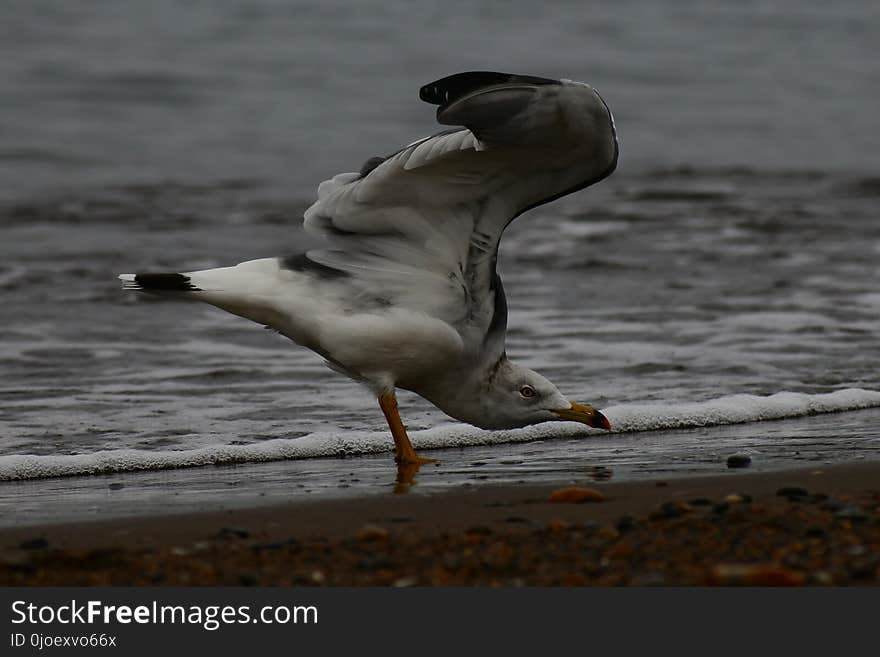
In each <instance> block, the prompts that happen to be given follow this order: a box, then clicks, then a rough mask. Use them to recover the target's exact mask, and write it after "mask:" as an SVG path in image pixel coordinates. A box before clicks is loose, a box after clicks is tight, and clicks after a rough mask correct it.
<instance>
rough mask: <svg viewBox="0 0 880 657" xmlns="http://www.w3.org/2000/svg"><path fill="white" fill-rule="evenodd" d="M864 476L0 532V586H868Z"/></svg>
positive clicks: (872, 566) (859, 468)
mask: <svg viewBox="0 0 880 657" xmlns="http://www.w3.org/2000/svg"><path fill="white" fill-rule="evenodd" d="M878 482H880V466H878V465H877V464H874V463H862V464H849V465H835V466H831V467H823V468H813V469H803V470H795V471H784V472H748V471H744V472H742V473H737V474H736V475H735V476H719V477H686V478H677V479H671V480H669V481H665V480H661V479H655V480H647V481H634V482H596V483H595V484H594V485H592V486H590V487H579V486H577V487H571V486H553V485H552V484H542V485H540V486H528V485H522V486H487V487H485V488H480V489H477V490H471V491H466V492H462V491H458V492H439V493H433V494H427V495H420V494H417V493H409V494H403V495H401V494H398V495H394V494H390V493H389V494H388V495H385V496H374V497H370V498H364V499H360V500H316V501H310V502H297V503H292V504H286V505H285V504H280V505H272V506H268V507H262V508H259V507H258V508H251V509H230V510H227V511H220V512H210V513H190V514H181V515H166V516H156V517H153V518H144V517H133V518H118V519H113V520H109V521H103V522H92V523H87V524H82V523H79V524H70V525H65V524H57V523H56V524H50V525H43V526H33V527H18V528H9V529H5V530H2V531H0V584H2V585H4V586H22V585H24V586H74V585H76V586H107V585H111V586H132V585H135V586H219V585H226V586H242V585H244V586H249V585H253V586H283V587H301V586H380V587H408V586H431V587H440V586H500V587H522V586H578V587H579V586H809V587H813V586H877V585H878V584H880V483H878Z"/></svg>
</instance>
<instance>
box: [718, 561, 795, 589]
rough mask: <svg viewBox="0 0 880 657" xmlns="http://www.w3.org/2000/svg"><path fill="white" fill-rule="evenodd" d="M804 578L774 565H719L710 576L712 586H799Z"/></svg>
mask: <svg viewBox="0 0 880 657" xmlns="http://www.w3.org/2000/svg"><path fill="white" fill-rule="evenodd" d="M803 582H804V576H803V575H801V574H800V573H797V572H794V571H793V570H788V569H787V568H782V567H781V566H775V565H773V564H738V563H734V564H718V565H717V566H715V567H714V568H713V569H712V571H711V573H710V574H709V583H710V584H712V585H718V584H726V585H731V584H735V585H742V586H799V585H801V584H803Z"/></svg>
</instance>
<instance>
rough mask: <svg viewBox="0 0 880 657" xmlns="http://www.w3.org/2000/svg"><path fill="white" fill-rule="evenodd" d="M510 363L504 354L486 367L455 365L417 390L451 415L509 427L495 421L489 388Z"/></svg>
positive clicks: (486, 426)
mask: <svg viewBox="0 0 880 657" xmlns="http://www.w3.org/2000/svg"><path fill="white" fill-rule="evenodd" d="M507 364H508V360H507V356H506V355H505V354H503V353H502V354H501V356H500V357H499V358H498V359H496V360H495V361H493V362H490V363H488V364H487V365H484V366H482V367H478V368H471V367H461V368H454V369H452V370H450V371H448V372H446V373H445V374H444V376H443V377H442V378H438V379H434V380H432V381H430V382H428V383H426V384H425V385H423V386H420V387H419V389H417V390H415V389H414V390H413V392H415V393H417V394H418V395H420V396H422V397H424V398H425V399H427V400H428V401H429V402H431V403H432V404H434V406H436V407H437V408H439V409H440V410H441V411H443V412H444V413H446V414H447V415H449V416H450V417H453V418H455V419H456V420H460V421H462V422H467V423H468V424H472V425H474V426H476V427H481V428H483V429H496V428H505V427H501V426H498V425H497V423H496V422H494V421H493V417H492V406H491V404H490V403H489V397H488V394H487V393H488V392H489V391H490V390H491V388H492V385H493V381H494V379H495V377H496V375H497V374H498V372H499V371H500V370H501V369H502V368H504V367H505V366H506V365H507Z"/></svg>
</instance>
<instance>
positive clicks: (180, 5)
mask: <svg viewBox="0 0 880 657" xmlns="http://www.w3.org/2000/svg"><path fill="white" fill-rule="evenodd" d="M878 34H880V7H878V5H877V4H876V3H873V2H851V3H833V4H832V3H826V2H790V3H785V2H782V3H766V2H752V3H748V2H746V3H737V4H736V5H735V6H734V5H730V4H728V3H716V2H675V3H648V2H617V3H596V4H589V3H583V2H557V3H540V4H535V3H525V2H488V3H458V2H447V3H443V4H438V3H428V2H400V3H394V2H364V3H356V4H353V5H347V4H344V3H334V2H327V1H326V0H324V1H322V2H232V1H229V0H227V1H222V2H220V1H218V2H211V3H201V2H183V1H180V2H173V1H171V0H164V1H157V2H150V3H146V2H140V1H138V0H117V1H115V2H98V1H94V2H77V3H73V2H62V1H58V2H32V1H27V0H20V1H19V0H7V1H6V2H4V3H3V4H2V6H0V99H2V102H0V298H2V300H3V304H2V307H0V374H2V380H0V456H2V455H9V454H21V453H30V454H77V453H88V452H92V451H96V450H100V449H117V448H120V447H133V448H138V449H148V450H149V449H191V448H194V447H203V446H211V445H217V444H234V443H241V442H244V443H249V442H255V441H260V440H265V439H267V438H273V437H277V436H284V437H295V436H296V435H300V434H306V433H309V432H312V431H329V432H347V431H351V432H357V431H364V430H367V431H382V430H383V421H382V419H381V416H380V415H379V414H378V413H377V411H376V410H375V408H374V404H373V401H372V400H371V399H370V398H369V395H367V394H366V393H364V392H362V391H361V390H360V389H359V388H357V386H355V385H354V384H352V383H350V382H348V381H345V380H344V379H341V378H340V377H338V376H337V375H334V374H333V373H331V372H329V371H326V370H325V369H324V368H323V366H322V365H321V363H320V360H319V359H318V358H316V357H314V356H313V355H311V354H309V353H307V352H304V351H303V350H299V349H295V348H293V346H292V345H289V343H287V342H285V341H284V340H283V339H281V338H280V337H278V336H276V335H274V334H270V333H268V332H266V331H261V330H260V329H259V328H258V327H256V325H250V324H248V323H246V322H244V321H243V320H240V319H238V318H234V317H231V316H225V315H223V314H222V313H220V312H219V311H215V310H213V309H209V308H202V307H196V306H184V305H182V304H176V303H160V302H154V301H150V300H147V299H139V298H135V297H133V296H131V295H128V296H124V295H122V294H121V293H120V291H119V290H118V287H117V283H116V281H115V280H114V276H115V274H116V273H118V272H124V271H132V270H139V269H153V270H156V269H171V270H177V269H196V268H201V267H210V266H217V265H224V264H232V263H235V262H238V261H240V260H245V259H249V258H255V257H262V256H267V255H276V254H283V253H284V252H285V250H286V249H288V248H294V247H295V245H296V244H297V243H298V242H299V241H300V240H301V239H302V237H301V235H300V233H299V230H298V227H297V226H298V221H299V217H300V216H301V213H302V210H303V209H304V208H305V207H306V206H307V205H308V204H309V203H310V202H311V200H312V198H313V195H314V188H315V187H316V184H317V183H318V182H319V181H320V180H322V179H324V178H327V177H329V176H331V175H333V174H335V173H337V172H339V171H343V170H356V169H357V168H358V167H359V166H360V164H361V163H362V161H364V160H365V159H366V158H368V157H369V156H372V155H375V154H384V153H388V152H391V151H393V150H395V149H396V148H397V147H399V146H401V145H403V144H405V143H408V142H410V141H412V140H413V139H415V138H418V137H420V136H423V135H425V134H429V133H431V132H433V131H435V129H436V126H435V124H434V122H433V109H432V108H431V107H430V106H428V105H425V104H423V103H420V102H419V101H418V99H417V90H418V88H419V86H420V85H422V84H423V83H425V82H428V81H430V80H433V79H435V78H437V77H440V76H443V75H446V74H449V73H453V72H457V71H461V70H469V69H488V70H493V69H494V70H506V71H512V72H520V73H529V74H535V75H544V76H548V77H569V78H574V79H579V80H584V81H588V82H590V83H591V84H593V85H594V86H595V87H596V88H597V89H598V90H599V91H600V92H601V93H602V94H603V96H604V98H605V99H606V101H607V102H608V104H609V105H610V106H611V108H612V110H613V111H614V114H615V118H616V122H617V126H618V130H619V134H620V138H621V160H620V166H619V168H618V171H617V172H616V173H615V175H614V176H613V177H612V178H611V179H610V180H608V181H605V182H603V183H602V184H601V185H600V186H598V187H596V188H595V189H591V190H588V191H587V192H585V193H581V194H578V195H576V196H574V197H569V198H566V199H564V200H563V201H561V202H558V203H556V204H553V205H551V206H549V207H544V208H541V209H539V210H538V211H536V212H533V213H531V214H529V215H527V216H526V217H524V218H521V219H520V220H519V221H518V222H517V223H515V224H514V225H513V226H512V227H511V229H510V231H509V234H508V235H507V236H506V238H505V242H504V244H503V250H502V263H501V270H502V275H503V276H504V278H505V281H506V286H507V289H508V296H509V302H510V305H511V317H510V326H511V331H510V336H509V351H510V352H511V354H512V355H513V356H514V357H518V358H519V359H520V360H523V361H525V362H526V363H527V364H529V365H531V366H533V367H535V368H537V369H540V370H541V371H542V372H543V373H545V374H547V375H548V376H549V377H550V378H551V379H553V380H554V381H556V382H557V383H558V384H559V386H560V388H561V389H563V391H565V392H567V393H568V394H570V395H571V396H572V397H573V398H576V399H579V400H582V401H586V402H592V403H595V404H597V405H599V406H604V405H611V404H624V403H627V402H643V401H654V402H657V401H661V402H669V403H675V402H689V401H700V400H705V399H714V398H717V397H721V396H723V395H728V394H734V393H741V392H747V393H753V394H769V393H773V392H777V391H780V390H792V391H801V392H827V391H831V390H835V389H839V388H846V387H864V388H874V389H876V388H878V387H880V381H878V375H877V360H878V355H880V349H878V346H877V335H878V330H880V286H878V267H877V265H878V262H880V218H878V199H880V129H878V125H877V124H878V118H877V117H878V107H880V66H878V64H877V62H878V57H877V55H878V47H877V43H878V41H877V35H878ZM402 405H404V407H405V408H404V413H405V416H406V420H407V422H408V424H409V425H410V426H411V427H413V428H415V429H418V428H424V427H429V426H435V425H438V424H442V423H444V422H447V420H446V419H445V418H444V417H443V416H442V415H441V414H440V413H439V412H437V411H435V410H433V409H432V408H431V407H430V406H428V405H427V404H425V403H423V402H421V401H420V400H418V399H416V398H413V397H410V396H406V397H404V398H402ZM340 408H345V409H347V411H346V412H344V413H341V412H340V410H339V409H340ZM852 415H853V417H856V416H857V417H858V418H860V419H849V420H846V421H841V420H838V421H822V422H820V423H819V424H816V423H810V424H806V423H805V422H806V421H800V422H798V421H792V422H789V423H783V424H784V427H783V428H782V429H778V428H777V429H773V430H771V429H768V428H767V427H764V426H762V427H760V428H758V427H755V426H751V428H750V429H745V430H726V431H720V430H717V431H720V432H716V433H714V434H710V435H708V436H706V435H705V434H704V435H703V436H702V437H703V443H702V444H703V445H706V444H711V445H712V446H711V447H710V448H708V452H705V451H703V452H699V453H701V454H704V456H705V458H703V460H702V461H701V462H702V463H703V464H704V465H705V464H707V463H715V462H716V461H717V458H720V456H719V455H723V454H724V453H726V452H729V451H732V450H737V449H746V448H748V449H756V447H755V445H756V444H758V445H764V446H765V447H764V448H762V449H766V450H767V451H768V454H773V455H774V458H776V459H777V462H778V463H783V462H784V463H789V462H790V459H789V460H786V459H785V458H784V456H785V455H788V456H789V457H791V455H792V452H791V443H785V441H784V440H782V439H781V436H783V435H784V436H785V437H787V438H798V437H800V439H803V440H808V441H812V442H810V444H811V445H812V444H814V443H815V445H818V447H815V450H816V451H812V452H810V454H812V455H813V456H815V455H816V454H820V455H821V456H819V457H818V458H826V459H828V460H842V459H844V460H845V459H847V458H853V457H855V456H865V455H867V457H869V458H877V454H878V450H880V446H878V445H880V436H878V430H877V429H876V426H877V423H876V422H875V420H876V419H877V414H876V413H875V412H873V411H864V412H861V413H856V414H852ZM768 426H769V425H768ZM817 427H819V428H818V429H817ZM757 434H761V438H760V439H757V442H755V440H756V438H755V436H756V435H757ZM692 439H693V436H692V435H690V434H686V435H682V434H674V432H665V434H664V436H663V438H662V439H658V440H656V441H653V442H652V439H649V438H643V439H642V442H640V443H639V444H640V445H651V444H653V445H655V447H654V448H652V449H654V450H655V451H654V452H651V453H653V454H655V456H654V457H651V458H650V459H648V461H649V462H650V463H651V464H652V465H651V467H647V468H646V471H649V470H650V471H653V472H656V471H657V469H658V468H662V465H660V464H663V463H667V464H668V463H675V461H676V459H678V458H680V454H681V452H682V449H683V447H682V445H686V444H690V443H689V441H690V440H692ZM631 440H632V439H631V438H620V437H618V438H609V439H607V442H604V443H600V444H601V445H602V446H603V447H601V448H595V449H600V450H601V449H604V450H605V451H604V452H602V454H603V456H602V458H603V459H604V460H603V463H610V464H612V465H614V466H616V467H617V471H618V472H619V473H624V472H627V471H628V470H627V468H628V467H629V466H628V465H627V459H632V458H633V455H634V454H639V453H641V452H639V450H641V449H646V450H647V449H648V447H647V446H646V447H639V448H638V450H635V452H634V447H633V444H632V443H631ZM706 440H709V441H717V442H714V443H706V442H705V441H706ZM614 441H623V442H614ZM682 441H683V442H682ZM664 445H665V447H664ZM511 449H512V450H513V451H514V452H517V451H522V450H523V449H526V448H525V447H524V446H520V447H517V448H515V449H514V448H511ZM541 449H542V450H543V451H540V450H539V451H540V453H541V454H542V456H540V457H536V456H534V455H530V456H529V457H528V458H525V459H523V458H521V457H519V458H513V457H511V458H508V459H507V460H508V461H511V463H507V464H506V465H505V464H504V463H501V461H500V460H499V459H500V458H501V456H497V458H495V459H494V460H493V459H492V458H490V457H488V456H487V455H486V454H483V455H482V456H481V457H480V458H477V457H475V456H473V457H472V456H470V455H468V456H464V457H462V458H464V459H465V461H464V462H463V463H465V464H467V463H469V462H470V461H468V460H467V459H471V458H473V459H474V460H476V461H478V462H481V463H483V462H487V458H488V462H489V463H492V464H494V465H495V466H497V467H495V468H494V469H493V468H492V467H490V468H488V469H486V468H485V467H482V466H481V467H482V469H481V472H482V473H486V472H488V473H489V474H480V475H473V473H471V474H466V475H461V476H462V477H464V478H465V479H467V478H468V477H470V476H472V475H473V476H480V477H482V476H489V477H492V476H493V475H492V473H497V476H499V477H502V478H503V477H513V478H514V479H515V478H517V477H519V476H521V474H522V473H523V472H525V474H526V475H529V474H532V475H534V474H535V472H533V471H529V468H528V467H526V466H524V465H523V463H526V464H528V463H532V462H540V463H545V462H546V463H555V464H556V466H559V465H560V463H563V462H565V461H566V459H568V458H570V454H571V450H572V445H571V444H569V443H568V442H563V443H559V444H558V445H553V444H549V445H545V446H544V447H542V448H541ZM502 450H503V448H502ZM615 450H616V452H615ZM795 451H797V450H795ZM615 453H616V454H617V455H618V456H617V457H615V456H614V454H615ZM588 454H596V452H589V453H588V452H586V451H585V452H584V453H583V454H582V459H583V458H586V459H588V461H587V463H592V462H593V461H592V460H590V459H592V458H593V457H590V456H588ZM706 454H708V455H706ZM371 458H372V457H371ZM449 458H453V459H454V458H455V457H452V456H450V457H449ZM596 458H598V457H596ZM615 459H617V460H616V461H615ZM713 459H715V460H713ZM367 460H369V459H367ZM388 460H389V461H390V458H389V459H388ZM501 460H504V459H501ZM768 460H771V461H772V460H773V459H768ZM795 460H796V459H795ZM696 461H700V459H696ZM696 461H695V462H690V463H689V466H688V467H697V465H696ZM516 462H518V463H516ZM282 465H283V464H282ZM287 465H288V467H290V468H292V469H290V470H286V469H283V468H282V470H281V471H277V470H272V472H273V473H275V474H273V475H271V476H273V477H274V476H276V475H277V476H278V477H279V478H283V477H284V476H288V475H289V476H290V477H292V478H294V479H296V478H297V477H300V478H303V477H306V475H305V474H303V473H302V472H300V470H302V469H303V468H306V469H308V468H309V467H317V466H302V465H297V466H295V468H294V466H292V465H291V464H287ZM582 465H584V462H583V460H581V461H578V466H577V467H580V466H582ZM630 465H631V463H630ZM556 466H554V467H556ZM321 467H329V468H330V471H331V473H332V472H334V471H336V470H338V471H336V476H335V478H334V477H333V475H332V474H330V475H327V476H329V477H330V478H331V480H332V481H334V482H337V483H338V482H339V481H340V480H341V479H340V478H344V477H343V474H345V473H348V472H349V471H350V470H357V466H355V465H354V464H353V462H351V461H348V462H346V463H345V465H343V466H333V465H330V466H321ZM339 467H341V468H342V469H341V470H340V469H339ZM536 467H537V466H536ZM554 467H549V466H548V468H547V469H548V471H550V470H554ZM296 468H298V469H299V470H297V469H296ZM334 468H336V470H334ZM652 468H653V470H652ZM318 469H320V467H319V468H318ZM562 469H563V470H565V468H562ZM637 469H638V468H635V470H637ZM538 470H540V468H538ZM558 470H559V468H558V467H556V470H554V471H558ZM630 470H633V468H630ZM264 471H265V470H264ZM455 471H456V469H455V467H452V468H451V469H448V470H445V471H443V472H444V473H445V475H446V476H441V475H439V474H437V475H435V483H437V482H438V481H439V482H441V483H442V482H448V481H460V479H457V478H456V476H457V475H455ZM192 472H194V471H192ZM461 472H467V473H470V472H471V471H470V470H468V469H467V468H464V469H463V470H461ZM341 473H342V474H341ZM226 476H227V475H220V477H221V479H222V478H223V477H226ZM228 476H229V477H231V479H232V480H233V481H240V480H241V479H243V478H242V477H241V476H239V475H236V474H233V475H228ZM165 477H171V478H174V479H175V481H176V482H177V483H176V485H177V486H178V487H180V486H184V488H183V489H181V488H178V490H179V491H180V490H185V486H187V485H189V486H191V487H193V488H192V490H197V489H198V490H200V491H201V492H203V493H205V495H202V496H198V495H197V496H196V497H197V498H198V499H206V496H207V497H210V494H212V493H214V494H216V491H217V490H223V489H225V488H224V487H225V486H226V485H227V484H217V483H216V480H215V479H210V477H208V478H207V479H206V477H207V475H206V474H205V473H202V474H192V473H191V474H189V475H186V476H180V475H178V474H176V473H171V474H166V475H160V476H159V478H160V480H161V481H162V482H163V483H167V482H166V480H165V479H164V478H165ZM199 477H201V478H202V479H201V480H200V481H201V482H202V484H194V483H191V482H193V481H195V480H196V479H198V478H199ZM244 479H248V477H244ZM257 479H259V478H257ZM270 479H271V477H270ZM306 479H307V477H306ZM318 479H320V477H319V478H318ZM206 481H209V482H210V483H205V482H206ZM187 482H189V483H187ZM313 483H314V482H313ZM77 485H80V486H84V487H85V490H86V493H84V495H85V496H86V498H88V497H89V495H93V494H94V490H99V491H100V490H104V484H103V483H99V484H93V483H87V484H77ZM315 485H317V484H315ZM2 486H3V490H2V491H0V497H2V499H3V500H6V503H7V504H8V505H20V504H22V502H21V500H22V499H25V498H26V499H33V500H34V507H35V509H36V508H37V507H38V506H39V505H40V504H45V501H46V499H52V500H54V501H53V504H57V500H55V499H54V498H52V497H51V496H50V497H49V498H46V497H44V496H43V495H44V494H46V495H49V493H48V492H47V491H49V490H50V489H49V488H47V486H52V487H55V488H54V490H56V492H57V490H61V489H63V490H66V491H70V490H71V489H72V487H73V485H72V484H70V483H69V482H68V483H64V482H60V483H59V482H56V483H55V484H51V485H50V484H44V485H43V488H40V484H38V483H31V484H3V485H2ZM199 486H201V488H199ZM59 487H60V488H59ZM269 488H271V486H269ZM88 491H92V492H88ZM206 491H207V492H206ZM99 497H100V495H99ZM0 504H2V502H0ZM77 504H82V499H80V500H79V501H78V502H77ZM85 506H88V504H85ZM5 508H9V506H6V507H5ZM18 508H19V509H21V508H22V507H21V506H19V507H18ZM96 508H100V505H98V507H96ZM33 512H34V513H36V510H33Z"/></svg>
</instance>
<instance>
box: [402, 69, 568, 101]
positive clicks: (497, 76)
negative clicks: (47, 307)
mask: <svg viewBox="0 0 880 657" xmlns="http://www.w3.org/2000/svg"><path fill="white" fill-rule="evenodd" d="M508 82H522V83H524V84H559V80H551V79H549V78H539V77H536V76H534V75H515V74H513V73H498V72H496V71H467V72H465V73H456V74H455V75H448V76H446V77H445V78H440V79H439V80H435V81H434V82H430V83H428V84H426V85H425V86H423V87H422V88H421V89H419V98H420V99H422V100H423V101H425V102H426V103H431V104H432V105H440V106H444V105H449V104H450V103H454V102H455V101H456V100H458V99H459V98H461V97H462V96H465V95H467V94H469V93H471V92H472V91H475V90H477V89H480V88H482V87H488V86H491V85H494V84H506V83H508Z"/></svg>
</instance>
